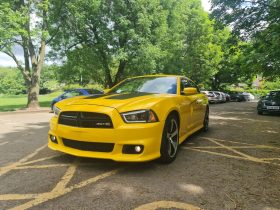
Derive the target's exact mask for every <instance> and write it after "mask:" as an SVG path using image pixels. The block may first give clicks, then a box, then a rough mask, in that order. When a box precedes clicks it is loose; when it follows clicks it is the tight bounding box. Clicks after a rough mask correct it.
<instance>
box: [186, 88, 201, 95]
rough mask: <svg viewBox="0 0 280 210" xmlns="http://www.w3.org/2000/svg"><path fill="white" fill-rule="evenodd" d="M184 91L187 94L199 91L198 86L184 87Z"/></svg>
mask: <svg viewBox="0 0 280 210" xmlns="http://www.w3.org/2000/svg"><path fill="white" fill-rule="evenodd" d="M183 93H184V94H185V95H193V94H197V93H198V91H197V89H196V88H193V87H188V88H184V91H183Z"/></svg>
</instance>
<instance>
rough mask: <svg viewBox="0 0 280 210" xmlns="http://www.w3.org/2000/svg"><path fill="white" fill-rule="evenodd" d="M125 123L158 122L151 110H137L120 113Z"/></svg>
mask: <svg viewBox="0 0 280 210" xmlns="http://www.w3.org/2000/svg"><path fill="white" fill-rule="evenodd" d="M121 115H122V118H123V120H124V121H125V122H126V123H152V122H158V117H157V115H156V114H155V113H154V112H153V111H152V110H137V111H132V112H125V113H121Z"/></svg>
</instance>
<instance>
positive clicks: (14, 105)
mask: <svg viewBox="0 0 280 210" xmlns="http://www.w3.org/2000/svg"><path fill="white" fill-rule="evenodd" d="M60 94H61V92H54V93H51V94H46V95H40V96H39V103H40V106H41V107H50V104H51V101H52V100H53V99H54V98H55V97H57V96H58V95H60ZM26 104H27V95H0V112H8V111H15V110H17V109H24V108H26Z"/></svg>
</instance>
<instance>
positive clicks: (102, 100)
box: [57, 93, 176, 112]
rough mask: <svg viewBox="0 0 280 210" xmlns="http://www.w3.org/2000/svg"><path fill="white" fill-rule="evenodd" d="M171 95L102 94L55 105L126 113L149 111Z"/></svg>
mask: <svg viewBox="0 0 280 210" xmlns="http://www.w3.org/2000/svg"><path fill="white" fill-rule="evenodd" d="M175 96H176V95H173V94H152V93H125V94H109V95H108V94H104V95H91V96H83V97H75V98H70V99H66V100H63V101H61V102H59V103H58V104H57V106H58V107H59V108H61V109H62V110H63V108H64V107H65V108H66V107H67V109H69V108H70V109H71V107H70V106H77V105H80V106H82V105H97V106H104V107H111V108H115V109H117V110H118V111H119V112H126V111H131V110H138V109H149V108H151V107H152V106H154V105H155V104H157V103H159V102H160V101H162V100H164V99H165V98H170V97H175Z"/></svg>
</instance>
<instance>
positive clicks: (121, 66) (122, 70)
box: [113, 60, 126, 85]
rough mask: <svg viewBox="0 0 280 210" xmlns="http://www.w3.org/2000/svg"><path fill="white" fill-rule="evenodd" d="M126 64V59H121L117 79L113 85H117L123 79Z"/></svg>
mask: <svg viewBox="0 0 280 210" xmlns="http://www.w3.org/2000/svg"><path fill="white" fill-rule="evenodd" d="M125 66H126V61H124V60H120V63H119V68H118V71H117V74H116V77H115V81H114V84H113V85H116V84H118V83H119V82H120V81H121V79H122V76H123V73H124V69H125Z"/></svg>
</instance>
